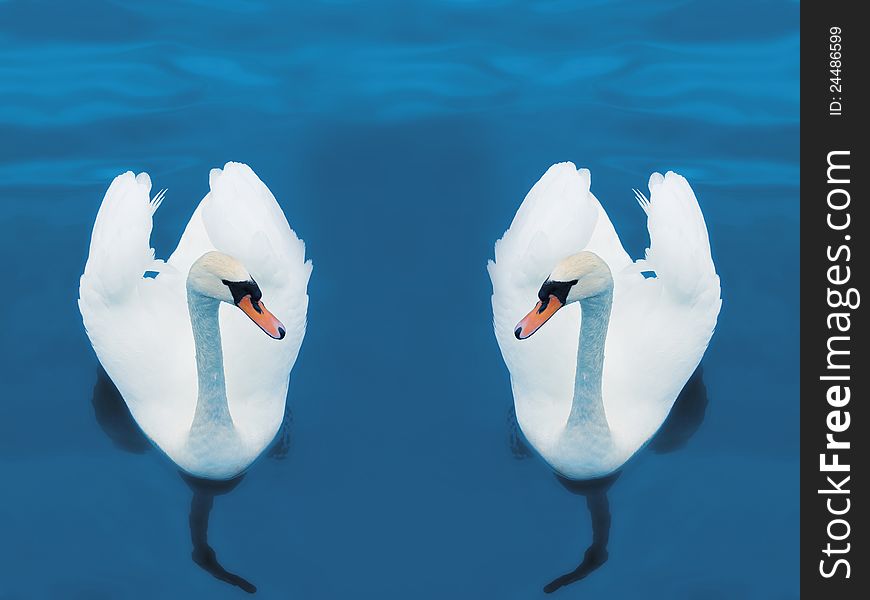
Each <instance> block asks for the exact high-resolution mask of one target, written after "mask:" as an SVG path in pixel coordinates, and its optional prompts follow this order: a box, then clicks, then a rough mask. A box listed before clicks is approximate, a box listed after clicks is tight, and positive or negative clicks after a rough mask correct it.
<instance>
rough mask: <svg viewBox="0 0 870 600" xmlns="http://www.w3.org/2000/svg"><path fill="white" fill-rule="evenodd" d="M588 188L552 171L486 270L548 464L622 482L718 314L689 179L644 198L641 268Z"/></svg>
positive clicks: (523, 408)
mask: <svg viewBox="0 0 870 600" xmlns="http://www.w3.org/2000/svg"><path fill="white" fill-rule="evenodd" d="M589 184H590V177H589V171H587V170H585V169H581V170H579V171H578V170H577V169H576V168H575V167H574V165H573V164H571V163H562V164H558V165H554V166H553V167H551V168H550V169H549V170H548V171H547V173H546V174H545V175H544V176H543V177H542V178H541V180H540V181H539V182H538V183H537V184H536V185H535V186H534V187H533V188H532V190H531V191H530V192H529V194H528V195H527V196H526V199H525V200H524V201H523V204H522V206H521V207H520V209H519V210H518V211H517V214H516V216H515V217H514V220H513V223H512V224H511V227H510V229H508V231H506V232H505V234H504V236H503V237H502V239H501V240H499V241H498V242H497V243H496V246H495V260H494V261H491V262H490V264H489V273H490V277H491V279H492V284H493V296H492V306H493V317H494V326H495V333H496V337H497V339H498V343H499V347H500V348H501V351H502V355H503V357H504V360H505V363H506V364H507V366H508V369H509V371H510V374H511V385H512V388H513V394H514V403H515V408H516V415H517V420H518V422H519V424H520V427H521V429H522V431H523V434H524V435H525V436H526V438H527V439H528V440H529V442H530V443H531V445H532V446H533V447H534V448H535V450H536V451H537V452H538V453H539V454H540V455H541V456H542V457H543V458H544V460H545V461H546V462H547V463H548V464H550V466H551V467H553V469H555V470H556V471H557V472H558V473H559V474H561V475H563V476H565V477H567V478H569V479H575V480H579V479H592V478H597V477H602V476H605V475H607V474H609V473H612V472H614V471H615V470H617V469H619V467H621V466H622V465H623V464H624V463H625V462H626V461H627V460H628V459H629V458H630V457H631V456H632V455H633V454H634V453H635V452H637V451H638V450H639V449H640V448H641V447H643V445H644V444H645V443H646V442H647V441H648V440H649V439H650V438H651V437H652V436H653V434H655V432H656V431H657V430H658V428H659V427H660V426H661V424H662V423H663V422H664V420H665V418H666V417H667V415H668V413H669V412H670V409H671V406H673V403H674V400H675V399H676V398H677V395H678V394H679V392H680V390H681V389H682V387H683V386H684V385H685V383H686V381H687V380H688V379H689V377H690V376H691V374H692V372H693V371H694V370H695V368H696V367H697V366H698V363H699V362H700V360H701V357H702V356H703V354H704V351H705V350H706V348H707V344H708V343H709V341H710V337H711V336H712V333H713V329H714V327H715V325H716V320H717V318H718V314H719V308H720V306H721V300H720V292H719V278H718V276H717V275H716V270H715V268H714V265H713V261H712V258H711V254H710V243H709V239H708V235H707V227H706V224H705V222H704V217H703V215H702V214H701V210H700V208H699V206H698V202H697V200H696V198H695V195H694V193H693V192H692V189H691V187H690V186H689V184H688V182H686V180H685V179H684V178H682V177H680V176H679V175H676V174H675V173H670V172H669V173H668V174H667V175H665V176H662V175H660V174H658V173H654V174H653V175H652V176H651V177H650V181H649V190H650V198H649V200H647V199H646V198H645V197H644V196H643V195H642V194H640V193H638V200H639V202H640V204H641V207H642V208H643V209H644V211H645V212H646V214H647V216H648V227H649V232H650V248H649V250H648V251H647V255H646V259H645V260H639V261H637V262H633V261H632V260H631V259H630V258H629V256H628V254H626V252H625V250H624V249H623V247H622V244H621V242H620V241H619V238H618V237H617V235H616V232H615V231H614V228H613V225H612V224H611V223H610V219H609V218H608V217H607V213H605V211H604V209H603V208H602V207H601V205H600V204H599V202H598V200H597V199H596V198H595V196H593V195H592V193H591V192H590V191H589ZM650 271H651V272H654V273H655V277H650V278H645V277H644V275H643V273H644V272H650ZM575 280H576V281H575ZM541 282H545V283H544V286H543V287H542V286H541ZM539 288H540V290H539ZM539 295H540V299H541V301H542V302H541V303H539V304H538V307H536V308H537V309H536V310H533V311H532V312H531V313H529V315H528V316H527V317H526V319H523V316H524V315H525V314H526V313H527V312H528V311H529V308H530V307H531V306H532V304H533V303H534V301H535V300H536V299H537V297H538V296H539ZM550 299H552V300H553V301H552V302H549V300H550ZM548 302H549V304H548ZM562 306H564V308H562V309H561V310H559V308H561V307H562ZM557 310H558V312H556V311H557ZM581 314H582V326H581ZM550 317H552V319H550ZM521 319H523V320H522V321H520V320H521ZM547 319H550V321H549V323H547V324H546V325H544V322H545V321H547ZM518 322H520V323H519V325H518ZM538 327H540V330H539V331H538V330H537V328H538ZM535 331H537V333H535ZM532 333H535V335H534V336H533V337H529V339H525V338H526V337H528V336H530V335H531V334H532ZM520 337H522V338H523V339H517V338H520Z"/></svg>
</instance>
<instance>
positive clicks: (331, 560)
mask: <svg viewBox="0 0 870 600" xmlns="http://www.w3.org/2000/svg"><path fill="white" fill-rule="evenodd" d="M137 4H138V6H135V7H134V6H133V3H129V6H127V5H125V4H124V3H122V2H113V1H109V0H102V1H98V2H84V3H72V2H70V3H56V2H38V1H28V2H23V1H3V2H0V198H2V205H0V223H2V231H3V233H2V236H0V256H2V257H3V260H2V265H3V276H2V280H3V282H4V283H3V297H4V300H5V301H4V308H3V310H2V311H0V335H2V356H0V365H2V366H0V369H2V376H0V398H2V400H0V473H2V477H3V480H2V496H0V598H3V599H6V598H88V599H91V598H158V597H159V598H170V597H191V598H193V597H196V598H202V597H208V598H239V597H242V596H243V593H242V592H240V591H239V590H238V589H236V588H232V587H229V586H227V585H226V584H222V583H220V582H218V581H216V580H214V579H213V578H211V577H210V576H209V575H207V574H206V573H204V572H203V571H201V570H200V569H198V568H197V567H196V566H195V565H194V564H193V563H192V562H191V560H190V540H189V537H188V531H187V510H188V505H189V501H190V492H189V490H188V489H187V487H186V486H185V485H184V484H183V483H182V482H181V480H180V479H179V478H178V476H177V475H176V474H175V472H174V470H173V469H172V467H171V465H169V464H168V463H167V462H166V461H165V460H164V459H161V458H160V457H159V455H158V454H157V453H155V452H153V451H152V452H148V453H145V454H140V455H134V454H128V453H124V452H121V451H120V450H119V449H118V448H117V447H116V446H115V445H114V444H113V443H112V442H111V440H110V439H109V438H108V437H107V436H106V434H105V433H104V432H103V430H102V429H101V428H100V426H99V425H98V424H97V422H96V420H95V417H94V409H93V407H92V405H91V397H92V389H93V385H94V381H95V378H96V370H97V361H96V359H95V357H94V354H93V352H92V351H91V349H90V346H89V344H88V340H87V337H86V336H85V333H84V330H83V327H82V325H81V318H80V316H79V314H78V310H77V307H76V304H75V299H76V297H77V288H78V276H79V274H80V273H81V270H82V268H83V265H84V260H85V257H86V254H87V244H88V240H89V235H90V230H91V226H92V224H93V218H94V216H95V214H96V211H97V208H98V206H99V203H100V200H101V198H102V195H103V193H104V192H105V189H106V187H107V186H108V184H109V182H110V181H111V179H112V178H113V177H114V176H115V175H117V174H118V173H120V172H122V171H124V170H127V169H133V170H136V171H141V170H145V171H148V172H149V173H150V174H151V176H152V179H153V181H154V184H155V189H158V188H162V187H167V188H169V193H168V196H167V199H166V201H165V203H164V204H163V206H162V207H161V209H160V210H159V211H158V213H157V215H156V226H155V231H154V235H153V238H152V241H153V244H154V246H155V247H156V249H157V252H158V255H159V256H162V257H164V258H165V257H166V256H167V255H168V253H169V252H170V251H171V250H172V249H173V248H174V244H175V243H176V241H177V239H178V237H179V235H180V234H181V231H182V230H183V227H184V225H185V223H186V222H187V219H188V218H189V216H190V214H191V212H192V211H193V208H194V207H195V205H196V203H197V202H198V201H199V200H200V199H201V197H202V196H203V195H204V193H205V192H206V191H207V185H208V184H207V176H208V170H209V169H210V168H212V167H216V166H222V165H223V164H224V162H226V161H228V160H239V161H244V162H247V163H249V164H250V165H251V166H252V167H253V168H254V169H255V170H256V171H257V173H258V174H259V175H260V176H261V178H262V179H263V180H264V181H265V182H266V183H267V184H268V185H269V186H270V188H271V189H272V191H273V192H274V193H275V195H276V196H277V197H278V199H279V200H280V202H281V204H282V206H283V207H284V209H285V211H286V213H287V215H288V218H289V220H290V222H291V224H292V226H293V227H294V228H295V229H296V231H297V232H298V233H299V235H300V236H301V237H302V238H303V239H304V240H305V242H306V244H307V249H308V254H309V256H310V257H311V258H312V259H313V261H314V273H313V276H312V278H311V283H310V286H309V294H310V297H311V305H310V309H309V328H308V334H307V336H306V338H305V342H304V344H303V347H302V352H301V354H300V356H299V360H298V362H297V363H296V367H295V369H294V371H293V381H292V384H291V388H290V396H289V403H290V406H291V410H292V412H293V419H294V423H293V424H292V429H291V437H292V445H291V449H290V453H289V455H288V457H287V458H286V459H285V460H283V461H276V460H269V459H264V460H262V461H260V462H259V463H258V464H257V465H256V466H255V467H254V468H253V469H252V470H251V472H250V473H249V475H248V476H247V478H246V479H245V481H244V482H243V483H242V485H241V486H239V487H238V488H237V489H236V490H235V491H234V492H233V493H232V494H229V495H227V496H223V497H220V498H218V499H217V500H216V505H215V510H214V512H213V514H212V523H211V535H210V541H211V542H212V544H213V545H214V547H215V548H216V549H217V550H218V553H219V556H220V558H221V559H222V560H223V561H224V562H225V563H226V565H227V566H228V567H229V568H230V569H234V570H237V571H239V572H240V573H241V574H242V575H244V576H246V577H247V578H249V579H251V580H252V581H253V582H254V583H256V584H257V585H258V586H259V588H260V595H261V596H262V597H265V598H277V597H296V598H360V597H396V598H484V597H490V598H530V597H536V596H537V595H540V594H541V592H540V590H541V587H542V586H543V584H544V583H546V582H547V581H549V580H550V579H551V578H553V577H555V576H556V575H558V574H560V573H562V572H564V571H567V570H569V569H570V568H572V567H573V566H574V565H576V564H577V562H578V561H579V560H580V558H581V557H582V552H583V550H584V549H585V547H586V545H587V543H588V541H589V537H590V525H589V518H588V514H587V512H586V508H585V504H584V501H583V498H581V497H577V496H572V495H571V494H568V493H567V492H566V491H565V490H564V489H562V487H560V486H559V485H558V483H557V482H556V481H555V480H554V478H553V477H552V475H551V474H550V473H549V471H548V469H547V467H546V466H545V465H544V464H543V463H542V462H540V461H539V460H537V459H531V460H525V461H517V460H514V458H513V457H512V455H511V452H510V450H509V447H508V443H507V440H508V437H509V428H508V420H507V417H508V411H509V407H510V406H511V403H512V400H511V393H510V385H509V379H508V374H507V370H506V369H505V367H504V365H503V363H502V361H501V357H500V355H499V351H498V347H497V345H496V343H495V338H494V336H493V333H492V329H491V312H490V306H489V295H490V293H491V288H490V283H489V279H488V277H487V273H486V269H485V265H486V260H487V259H488V258H489V257H490V256H491V253H492V245H493V243H494V241H495V240H496V239H497V238H498V237H499V236H500V235H501V233H502V232H503V231H504V229H505V228H506V227H507V226H508V224H509V223H510V220H511V218H512V216H513V214H514V211H515V210H516V208H517V207H518V205H519V203H520V201H521V200H522V198H523V196H524V194H525V193H526V191H527V190H528V189H529V188H530V187H531V185H532V184H533V183H534V182H535V181H536V180H537V178H538V177H540V175H541V174H543V172H544V171H545V170H546V168H547V167H548V166H549V165H550V164H551V163H554V162H557V161H563V160H572V161H574V162H576V163H577V164H578V166H585V167H589V168H590V169H591V170H592V186H593V191H594V192H595V194H596V195H597V196H598V198H599V199H600V200H601V201H602V203H603V204H604V206H605V207H606V209H607V210H608V212H609V213H610V215H611V218H612V220H613V221H614V223H615V225H616V228H617V231H618V232H619V233H620V234H621V237H622V239H623V241H624V243H625V245H626V247H627V249H628V250H629V252H630V253H631V254H632V255H634V256H635V257H638V256H640V254H641V253H642V250H643V248H644V247H645V244H646V240H647V237H646V227H645V220H644V218H643V214H642V212H641V211H640V209H639V208H638V207H637V206H636V204H635V202H634V199H633V195H632V193H631V188H632V187H641V188H643V187H645V185H646V181H647V177H648V176H649V173H650V172H651V171H653V170H667V169H673V170H676V171H678V172H680V173H682V174H683V175H685V176H686V177H687V178H688V179H689V180H690V181H691V182H692V184H693V186H694V189H695V191H696V193H697V194H698V197H699V198H700V202H701V206H702V208H703V210H704V213H705V215H706V218H707V224H708V227H709V230H710V237H711V240H712V247H713V253H714V258H715V261H716V264H717V268H718V270H719V273H720V276H721V278H722V292H723V297H724V304H723V309H722V314H721V316H720V319H719V326H718V330H717V332H716V335H715V336H714V338H713V341H712V344H711V346H710V348H709V350H708V352H707V355H706V357H705V359H704V366H705V372H704V376H705V381H706V385H707V390H708V398H709V406H708V407H707V411H706V419H705V420H704V422H703V424H702V425H701V427H700V429H699V430H698V432H697V433H696V435H695V436H694V437H693V438H692V439H691V440H690V441H689V442H688V444H687V445H686V446H685V447H684V448H682V449H681V450H680V451H678V452H674V453H670V454H661V455H659V454H653V453H651V452H645V453H643V454H642V455H641V456H639V457H638V458H637V459H636V460H634V461H633V462H632V463H631V464H630V465H629V467H628V468H627V469H626V472H625V473H624V474H623V476H622V477H621V478H620V479H619V481H618V482H617V483H616V484H615V485H614V486H613V488H612V489H611V491H610V502H611V509H612V515H613V528H612V534H611V543H610V561H609V562H608V563H607V564H606V565H605V566H604V567H603V568H602V569H601V570H599V571H597V572H596V573H594V574H592V575H591V576H590V577H589V578H588V579H587V580H585V581H583V582H580V583H577V584H575V585H574V586H572V587H570V588H567V589H565V590H562V591H560V592H559V594H560V595H562V596H563V597H578V598H579V597H583V598H668V599H670V598H679V599H681V598H704V599H717V598H722V599H732V598H759V599H761V598H763V599H780V598H794V597H797V594H798V591H797V589H798V580H797V576H798V564H797V560H798V496H797V491H798V490H797V485H798V459H797V448H798V384H797V369H798V322H797V316H798V306H799V302H798V283H799V272H798V266H799V264H798V166H797V160H798V150H799V146H798V108H799V102H798V53H797V52H798V32H797V25H798V3H797V2H749V1H748V0H747V1H742V0H741V1H735V2H730V3H711V2H704V1H702V0H695V1H691V0H668V1H663V2H657V3H655V4H653V3H648V2H614V1H608V2H604V1H598V2H586V3H574V2H567V1H550V2H537V3H528V4H527V3H522V2H508V1H498V0H491V1H489V2H473V1H465V2H462V1H458V0H457V1H452V2H418V3H410V2H387V3H374V2H367V3H363V2H353V1H350V0H348V1H339V0H336V1H333V2H320V3H313V2H310V3H305V5H304V6H299V7H290V6H284V5H282V6H280V7H279V6H273V5H271V4H269V3H267V2H249V3H241V2H217V1H215V0H210V1H205V0H201V1H193V0H190V1H187V2H173V3H163V2H151V3H137ZM288 5H289V3H288Z"/></svg>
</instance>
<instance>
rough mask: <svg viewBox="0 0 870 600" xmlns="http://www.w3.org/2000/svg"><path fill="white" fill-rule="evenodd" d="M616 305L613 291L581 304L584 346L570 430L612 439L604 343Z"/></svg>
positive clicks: (580, 346)
mask: <svg viewBox="0 0 870 600" xmlns="http://www.w3.org/2000/svg"><path fill="white" fill-rule="evenodd" d="M612 304H613V290H612V289H611V290H607V291H606V292H604V293H602V294H599V295H598V296H593V297H591V298H586V299H585V300H582V301H581V302H580V309H581V311H582V312H581V314H582V318H581V324H580V342H579V344H578V348H577V372H576V374H575V376H574V401H573V403H572V404H571V414H570V415H569V417H568V427H569V428H572V427H582V428H583V429H584V431H586V432H587V434H591V435H600V436H607V437H610V428H609V426H608V424H607V416H606V415H605V412H604V400H603V398H602V396H601V377H602V373H603V371H604V343H605V341H606V340H607V326H608V324H609V322H610V309H611V306H612Z"/></svg>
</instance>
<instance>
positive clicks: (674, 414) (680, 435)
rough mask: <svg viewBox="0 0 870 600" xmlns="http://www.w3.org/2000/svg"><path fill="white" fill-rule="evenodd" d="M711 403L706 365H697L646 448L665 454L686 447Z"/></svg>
mask: <svg viewBox="0 0 870 600" xmlns="http://www.w3.org/2000/svg"><path fill="white" fill-rule="evenodd" d="M708 403H709V400H708V399H707V386H706V385H704V366H703V365H698V368H697V369H695V372H694V373H692V376H691V377H689V381H687V382H686V385H685V386H683V391H681V392H680V395H679V396H677V399H676V401H674V406H673V408H671V413H670V414H669V415H668V418H667V419H665V422H664V423H663V424H662V426H661V428H660V429H659V430H658V433H656V434H655V436H653V439H652V440H650V443H649V445H648V446H647V447H648V448H649V449H650V450H652V451H653V452H655V453H656V454H665V453H668V452H674V451H676V450H679V449H680V448H682V447H683V446H685V445H686V443H687V442H688V441H689V440H690V439H691V438H692V436H693V435H695V432H697V431H698V428H700V427H701V423H703V422H704V417H705V416H706V415H707V404H708Z"/></svg>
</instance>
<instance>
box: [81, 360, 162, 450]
mask: <svg viewBox="0 0 870 600" xmlns="http://www.w3.org/2000/svg"><path fill="white" fill-rule="evenodd" d="M91 405H92V406H93V407H94V417H96V419H97V423H98V424H99V426H100V427H101V428H102V429H103V431H104V432H105V433H106V435H107V436H108V437H109V439H110V440H112V443H113V444H115V446H117V447H118V448H120V449H121V450H124V451H125V452H132V453H134V454H143V453H145V452H148V451H149V450H150V449H151V444H150V443H149V442H148V438H146V437H145V434H144V433H142V430H141V429H139V426H138V425H137V424H136V421H135V419H133V415H131V414H130V409H129V408H127V403H126V402H124V399H123V398H122V397H121V393H120V392H119V391H118V388H116V387H115V384H114V383H113V382H112V380H111V379H110V378H109V376H108V375H107V374H106V371H105V370H104V369H103V368H102V367H100V368H98V369H97V381H96V383H95V384H94V395H93V398H92V399H91Z"/></svg>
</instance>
